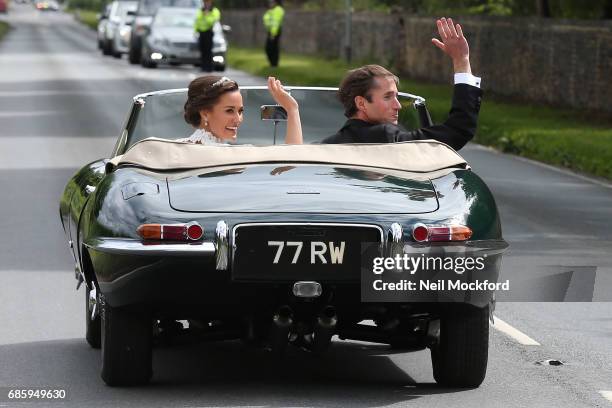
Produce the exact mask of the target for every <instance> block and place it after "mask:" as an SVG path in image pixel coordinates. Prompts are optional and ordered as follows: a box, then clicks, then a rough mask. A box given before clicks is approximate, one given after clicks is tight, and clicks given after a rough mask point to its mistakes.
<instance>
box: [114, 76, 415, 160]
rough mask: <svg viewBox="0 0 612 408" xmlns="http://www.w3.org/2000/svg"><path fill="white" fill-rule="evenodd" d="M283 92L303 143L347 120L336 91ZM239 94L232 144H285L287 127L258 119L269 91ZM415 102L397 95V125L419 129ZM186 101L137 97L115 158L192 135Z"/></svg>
mask: <svg viewBox="0 0 612 408" xmlns="http://www.w3.org/2000/svg"><path fill="white" fill-rule="evenodd" d="M287 88H288V89H290V92H291V95H292V96H293V97H294V98H295V99H296V100H297V101H298V103H299V105H300V118H301V122H302V133H303V136H304V143H318V142H320V141H321V140H323V139H324V138H325V137H327V136H330V135H332V134H334V133H336V132H337V131H338V130H339V129H340V128H341V127H342V125H343V124H344V122H345V121H346V117H345V116H344V109H343V107H342V105H341V104H340V102H339V101H338V99H337V97H336V90H335V89H332V88H325V89H313V88H299V87H294V88H291V87H287ZM240 92H241V94H242V97H243V103H244V121H243V122H242V125H241V126H240V130H239V131H238V140H237V143H236V144H253V145H260V146H261V145H272V144H281V143H283V141H284V137H285V130H286V122H278V123H277V124H276V126H275V123H274V121H270V120H261V106H262V105H274V104H275V103H274V100H273V99H272V97H271V96H270V93H269V92H268V90H267V88H265V87H246V88H241V90H240ZM416 98H417V97H415V96H413V95H408V94H403V93H402V94H400V96H399V100H400V102H401V103H402V105H403V108H402V110H401V111H400V122H401V124H402V126H404V127H405V128H407V129H414V128H417V127H419V125H418V123H419V121H418V115H417V113H416V110H415V109H413V103H414V101H415V99H416ZM186 100H187V91H186V90H176V91H167V92H161V93H156V94H151V95H148V96H146V97H144V98H140V99H139V100H138V101H137V102H136V104H135V107H134V109H133V111H132V114H131V117H130V119H129V121H128V126H127V129H126V130H127V131H126V132H124V135H123V138H122V140H120V141H119V143H118V145H117V149H116V153H117V154H121V153H123V152H125V150H127V149H128V148H129V147H130V146H132V145H133V144H134V143H136V142H138V141H140V140H143V139H146V138H148V137H157V138H163V139H170V140H173V139H179V138H184V137H188V136H190V135H191V134H192V133H193V131H194V129H193V128H192V127H191V126H190V125H188V124H187V123H186V122H185V120H184V119H183V106H184V104H185V101H186ZM275 128H276V129H275ZM275 134H276V138H275Z"/></svg>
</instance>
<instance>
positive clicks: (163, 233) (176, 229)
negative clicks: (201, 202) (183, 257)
mask: <svg viewBox="0 0 612 408" xmlns="http://www.w3.org/2000/svg"><path fill="white" fill-rule="evenodd" d="M136 231H137V232H138V235H140V236H141V237H142V238H143V239H150V240H163V241H197V240H199V239H200V238H202V236H203V235H204V229H203V228H202V227H201V226H200V224H198V223H197V222H190V223H188V224H142V225H140V226H139V227H138V228H137V230H136Z"/></svg>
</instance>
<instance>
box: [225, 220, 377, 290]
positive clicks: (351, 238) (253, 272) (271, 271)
mask: <svg viewBox="0 0 612 408" xmlns="http://www.w3.org/2000/svg"><path fill="white" fill-rule="evenodd" d="M379 241H380V232H379V230H378V229H376V228H372V227H342V226H341V227H330V226H311V225H309V226H265V227H264V226H249V227H246V226H245V227H239V228H237V229H236V230H235V234H234V248H235V251H234V256H233V263H232V277H233V279H238V280H281V281H284V280H295V279H312V280H316V279H325V280H332V281H336V280H338V281H344V280H355V279H359V276H360V275H359V273H360V266H361V251H362V248H363V245H362V244H363V243H366V242H370V243H371V242H379Z"/></svg>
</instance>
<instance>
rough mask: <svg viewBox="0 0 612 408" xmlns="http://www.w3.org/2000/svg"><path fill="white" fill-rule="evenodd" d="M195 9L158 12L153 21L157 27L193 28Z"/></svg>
mask: <svg viewBox="0 0 612 408" xmlns="http://www.w3.org/2000/svg"><path fill="white" fill-rule="evenodd" d="M195 14H196V10H195V9H194V10H185V11H170V10H164V11H163V12H161V10H160V12H158V13H157V15H156V16H155V22H154V23H153V24H154V25H155V26H157V27H177V28H178V27H182V28H193V22H194V21H195Z"/></svg>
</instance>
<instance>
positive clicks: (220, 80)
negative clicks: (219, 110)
mask: <svg viewBox="0 0 612 408" xmlns="http://www.w3.org/2000/svg"><path fill="white" fill-rule="evenodd" d="M226 82H234V81H233V80H231V79H229V78H228V77H226V76H224V77H222V78H221V79H219V80H218V81H217V82H214V83H213V84H212V85H211V86H210V87H211V88H214V87H216V86H219V85H223V84H224V83H226Z"/></svg>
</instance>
